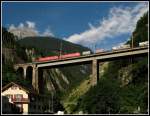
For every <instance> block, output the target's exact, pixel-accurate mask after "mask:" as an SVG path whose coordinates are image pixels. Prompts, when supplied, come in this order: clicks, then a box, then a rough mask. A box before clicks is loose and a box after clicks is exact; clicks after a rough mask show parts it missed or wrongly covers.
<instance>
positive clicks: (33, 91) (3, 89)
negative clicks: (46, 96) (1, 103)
mask: <svg viewBox="0 0 150 116" xmlns="http://www.w3.org/2000/svg"><path fill="white" fill-rule="evenodd" d="M13 85H16V86H18V87H19V88H21V89H22V90H24V91H26V92H27V93H33V94H37V93H36V91H35V90H33V88H27V87H25V86H23V85H20V84H17V83H14V82H10V83H8V84H7V85H5V86H4V87H2V92H3V91H5V90H6V89H8V88H9V87H11V86H13Z"/></svg>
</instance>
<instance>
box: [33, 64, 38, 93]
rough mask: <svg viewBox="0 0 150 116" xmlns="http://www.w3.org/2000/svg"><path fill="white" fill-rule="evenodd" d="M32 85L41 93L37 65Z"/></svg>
mask: <svg viewBox="0 0 150 116" xmlns="http://www.w3.org/2000/svg"><path fill="white" fill-rule="evenodd" d="M32 86H33V88H34V89H35V90H36V91H37V92H38V93H39V86H38V68H37V67H33V72H32Z"/></svg>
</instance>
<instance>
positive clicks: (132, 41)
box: [131, 33, 134, 48]
mask: <svg viewBox="0 0 150 116" xmlns="http://www.w3.org/2000/svg"><path fill="white" fill-rule="evenodd" d="M131 40H132V48H133V47H134V44H133V42H134V41H133V33H132V37H131Z"/></svg>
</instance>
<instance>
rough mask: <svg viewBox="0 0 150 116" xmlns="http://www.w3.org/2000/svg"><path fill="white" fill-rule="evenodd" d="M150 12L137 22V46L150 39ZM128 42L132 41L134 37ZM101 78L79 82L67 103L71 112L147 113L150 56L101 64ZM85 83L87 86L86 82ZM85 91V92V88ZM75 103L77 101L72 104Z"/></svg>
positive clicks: (68, 110) (135, 37)
mask: <svg viewBox="0 0 150 116" xmlns="http://www.w3.org/2000/svg"><path fill="white" fill-rule="evenodd" d="M147 26H148V13H145V14H144V16H143V17H141V19H140V20H139V21H138V22H137V26H136V29H135V31H134V32H133V40H134V46H138V43H139V42H142V41H148V27H147ZM127 43H130V44H131V40H130V41H128V42H127ZM100 65H101V66H100V70H99V72H100V77H99V78H100V79H99V82H98V84H97V85H96V86H94V87H91V88H89V85H88V84H84V82H83V83H82V84H80V85H79V86H78V87H77V88H81V89H80V90H78V91H77V89H75V90H73V91H72V92H71V93H70V96H69V97H68V98H66V101H68V102H70V103H72V104H68V105H66V104H65V103H64V107H65V108H66V110H67V112H69V113H79V112H82V113H88V114H147V113H148V57H146V56H145V57H143V56H141V57H138V58H135V57H131V58H128V59H123V60H115V61H111V62H107V63H103V64H100ZM83 85H84V86H83ZM85 86H86V88H89V89H88V90H87V89H85V91H86V92H84V94H82V95H81V94H80V93H81V92H82V88H85ZM73 103H75V104H73Z"/></svg>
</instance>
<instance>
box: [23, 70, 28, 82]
mask: <svg viewBox="0 0 150 116" xmlns="http://www.w3.org/2000/svg"><path fill="white" fill-rule="evenodd" d="M26 76H27V68H26V67H23V78H24V79H26Z"/></svg>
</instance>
